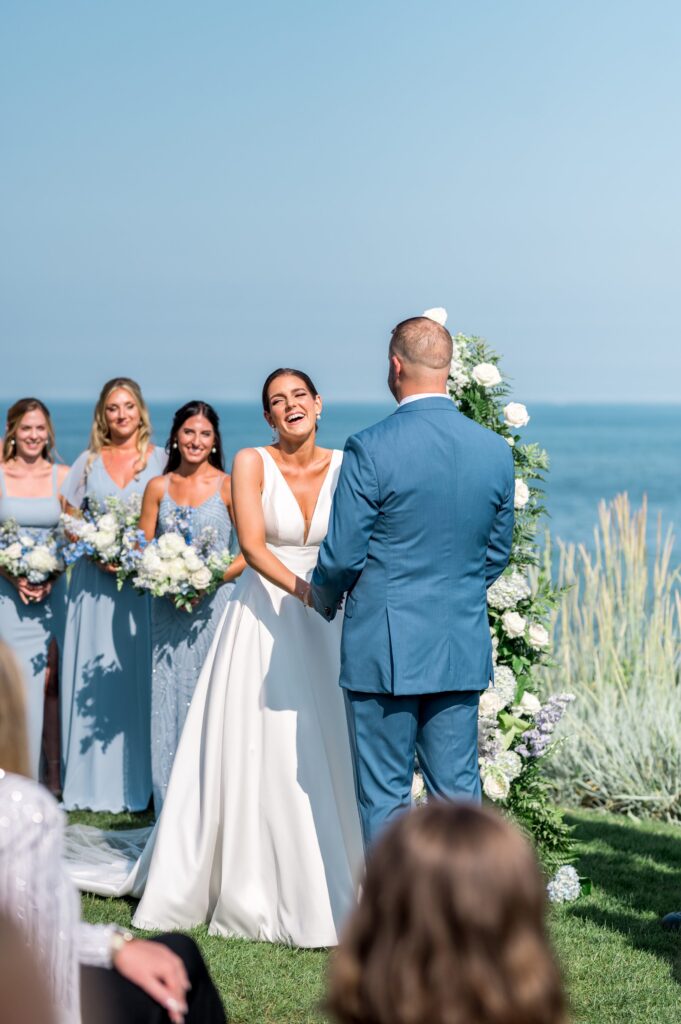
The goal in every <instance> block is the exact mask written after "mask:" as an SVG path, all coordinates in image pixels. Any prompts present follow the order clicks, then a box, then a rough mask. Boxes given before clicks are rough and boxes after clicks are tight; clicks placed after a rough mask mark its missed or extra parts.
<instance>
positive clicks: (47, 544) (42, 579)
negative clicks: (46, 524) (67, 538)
mask: <svg viewBox="0 0 681 1024" xmlns="http://www.w3.org/2000/svg"><path fill="white" fill-rule="evenodd" d="M62 547H63V544H62V537H61V534H60V532H59V531H58V530H48V531H43V530H41V531H40V532H39V533H38V534H36V533H35V532H31V530H30V529H29V528H25V527H24V528H22V527H20V526H19V525H18V524H17V522H16V520H14V519H8V520H7V521H6V522H4V523H2V525H0V568H1V569H4V571H5V572H6V573H7V574H8V575H9V576H14V577H17V578H21V577H23V578H24V579H27V580H28V582H29V583H35V584H40V583H46V582H47V581H48V580H51V579H54V577H55V576H58V575H59V573H60V572H63V571H64V559H63V557H62Z"/></svg>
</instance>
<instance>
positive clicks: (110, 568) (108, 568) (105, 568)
mask: <svg viewBox="0 0 681 1024" xmlns="http://www.w3.org/2000/svg"><path fill="white" fill-rule="evenodd" d="M92 561H93V562H94V563H95V565H96V566H97V568H98V569H99V570H100V571H101V572H105V573H108V574H109V575H115V574H116V573H117V572H118V567H117V566H115V565H111V564H110V563H106V564H105V563H104V562H98V561H97V559H96V558H93V559H92Z"/></svg>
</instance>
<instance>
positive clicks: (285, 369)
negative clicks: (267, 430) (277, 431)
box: [262, 366, 319, 412]
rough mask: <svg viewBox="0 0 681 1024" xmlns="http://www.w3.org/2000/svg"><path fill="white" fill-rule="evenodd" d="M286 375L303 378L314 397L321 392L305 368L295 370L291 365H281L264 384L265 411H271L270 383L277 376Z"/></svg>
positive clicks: (263, 404)
mask: <svg viewBox="0 0 681 1024" xmlns="http://www.w3.org/2000/svg"><path fill="white" fill-rule="evenodd" d="M286 375H288V376H289V377H298V378H299V379H300V380H302V382H303V384H304V385H305V387H306V388H307V390H308V391H309V392H310V394H311V395H312V397H313V398H316V397H317V395H318V394H319V392H318V391H317V389H316V387H315V386H314V384H313V383H312V378H311V377H309V376H308V374H306V373H305V371H304V370H293V369H292V368H291V367H290V366H280V367H279V369H278V370H273V371H272V373H271V374H270V375H269V376H268V378H267V380H266V381H265V383H264V384H263V386H262V407H263V409H264V410H265V412H269V411H270V397H269V395H268V393H267V392H268V391H269V389H270V384H271V383H272V381H273V380H274V379H275V377H283V376H286Z"/></svg>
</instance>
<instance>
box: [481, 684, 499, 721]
mask: <svg viewBox="0 0 681 1024" xmlns="http://www.w3.org/2000/svg"><path fill="white" fill-rule="evenodd" d="M503 706H504V700H503V697H502V696H501V694H499V693H497V691H496V690H494V689H491V690H485V691H484V692H483V693H481V694H480V704H479V705H478V711H479V714H480V715H481V716H482V717H483V718H496V716H497V715H498V714H499V712H500V711H501V709H502V708H503Z"/></svg>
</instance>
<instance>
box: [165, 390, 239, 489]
mask: <svg viewBox="0 0 681 1024" xmlns="http://www.w3.org/2000/svg"><path fill="white" fill-rule="evenodd" d="M192 416H204V417H205V418H206V419H207V420H208V422H209V423H210V425H211V427H212V428H213V432H214V434H215V439H214V441H213V447H214V448H215V451H214V452H213V451H212V452H211V453H210V455H209V456H208V461H209V463H210V464H211V466H215V468H216V469H221V470H222V471H223V473H224V471H225V457H224V455H223V452H222V438H221V437H220V417H219V416H218V414H217V413H216V411H215V409H214V408H213V406H212V405H209V404H208V402H197V401H193V402H185V404H184V405H183V406H182V407H181V408H180V409H178V410H177V412H176V413H175V415H174V416H173V425H172V427H171V428H170V437H169V438H168V440H167V442H166V452H167V453H168V464H167V466H166V468H165V469H164V471H163V472H164V473H174V472H175V470H176V469H177V468H178V466H179V465H180V462H181V461H182V458H181V456H180V449H179V448H177V447H176V444H177V435H178V433H179V432H180V427H181V426H182V424H183V423H186V421H187V420H188V419H191V417H192Z"/></svg>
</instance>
